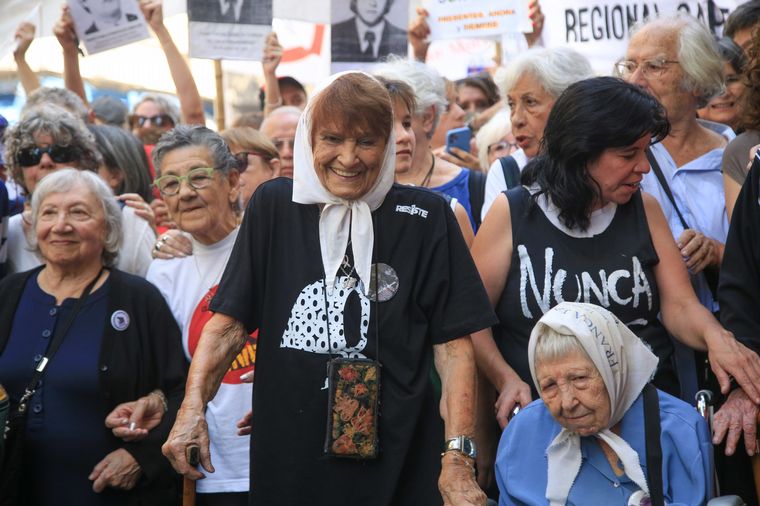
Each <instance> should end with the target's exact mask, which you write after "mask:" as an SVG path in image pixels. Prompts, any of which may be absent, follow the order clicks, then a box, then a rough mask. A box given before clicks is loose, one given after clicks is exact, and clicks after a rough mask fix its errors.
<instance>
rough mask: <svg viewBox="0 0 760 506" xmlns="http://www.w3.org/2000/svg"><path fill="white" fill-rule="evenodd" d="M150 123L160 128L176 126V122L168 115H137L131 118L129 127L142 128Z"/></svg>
mask: <svg viewBox="0 0 760 506" xmlns="http://www.w3.org/2000/svg"><path fill="white" fill-rule="evenodd" d="M148 121H150V124H151V125H153V126H154V127H158V128H161V127H163V126H174V121H173V120H172V118H171V116H169V115H168V114H158V115H156V116H139V115H137V114H133V115H131V116H130V117H129V126H131V127H132V128H134V127H135V126H139V127H140V128H142V127H144V126H145V123H147V122H148Z"/></svg>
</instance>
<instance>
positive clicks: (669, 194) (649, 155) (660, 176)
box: [647, 148, 691, 229]
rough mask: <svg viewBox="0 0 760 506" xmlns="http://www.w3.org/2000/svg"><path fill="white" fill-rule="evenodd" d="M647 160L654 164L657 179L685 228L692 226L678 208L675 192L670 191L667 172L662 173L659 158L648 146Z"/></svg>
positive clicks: (653, 168)
mask: <svg viewBox="0 0 760 506" xmlns="http://www.w3.org/2000/svg"><path fill="white" fill-rule="evenodd" d="M647 160H649V165H651V166H652V170H653V171H654V175H655V176H657V181H659V182H660V186H662V189H663V190H665V195H667V197H668V200H669V201H670V203H671V205H672V206H673V209H675V210H676V214H677V215H678V219H679V220H681V225H682V226H683V228H684V229H687V228H691V227H690V226H689V224H688V223H686V220H685V219H684V217H683V214H681V210H680V209H679V208H678V204H676V199H675V197H673V192H672V191H670V185H669V184H668V181H667V179H665V174H663V173H662V169H661V168H660V164H659V163H658V162H657V158H655V156H654V153H652V149H651V148H647Z"/></svg>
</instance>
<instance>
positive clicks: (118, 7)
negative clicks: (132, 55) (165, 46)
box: [68, 0, 150, 54]
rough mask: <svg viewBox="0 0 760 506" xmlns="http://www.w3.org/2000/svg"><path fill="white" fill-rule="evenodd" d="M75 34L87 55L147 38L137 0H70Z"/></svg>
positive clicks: (145, 26) (146, 30) (146, 26)
mask: <svg viewBox="0 0 760 506" xmlns="http://www.w3.org/2000/svg"><path fill="white" fill-rule="evenodd" d="M68 5H69V8H70V9H71V17H72V18H73V20H74V25H75V28H76V32H77V37H79V40H80V41H81V42H82V44H83V45H84V47H85V49H86V50H87V52H88V53H89V54H95V53H100V52H101V51H107V50H108V49H113V48H115V47H119V46H124V45H126V44H131V43H132V42H137V41H138V40H142V39H147V38H148V37H149V36H150V34H149V33H148V25H147V24H146V23H145V18H144V17H143V15H142V12H141V11H140V7H139V6H138V4H137V0H70V1H69V2H68Z"/></svg>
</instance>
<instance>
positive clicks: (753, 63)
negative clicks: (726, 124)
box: [722, 30, 760, 220]
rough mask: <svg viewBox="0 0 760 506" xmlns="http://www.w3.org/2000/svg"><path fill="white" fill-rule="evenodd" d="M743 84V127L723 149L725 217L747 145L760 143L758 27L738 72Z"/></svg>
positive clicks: (744, 169) (743, 169)
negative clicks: (744, 61)
mask: <svg viewBox="0 0 760 506" xmlns="http://www.w3.org/2000/svg"><path fill="white" fill-rule="evenodd" d="M742 78H743V81H744V86H745V91H744V95H743V96H742V100H741V111H742V114H741V122H740V126H741V128H742V129H743V130H744V131H743V132H742V133H740V134H739V135H737V136H736V139H734V140H732V141H731V142H730V143H729V144H728V146H726V150H725V151H724V152H723V165H722V169H723V189H724V191H725V194H726V211H727V212H728V218H729V220H730V219H731V215H732V213H733V210H734V204H735V203H736V199H737V197H738V196H739V190H741V187H742V185H743V184H744V179H745V178H746V177H747V173H748V172H749V163H748V162H749V161H750V159H751V158H752V157H750V149H751V148H752V147H753V146H756V145H758V144H760V30H755V34H754V36H753V38H752V45H751V46H750V48H749V62H748V63H747V66H746V67H745V69H744V74H743V76H742Z"/></svg>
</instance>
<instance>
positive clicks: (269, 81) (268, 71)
mask: <svg viewBox="0 0 760 506" xmlns="http://www.w3.org/2000/svg"><path fill="white" fill-rule="evenodd" d="M281 60H282V46H281V45H280V41H279V40H277V34H276V33H274V32H271V33H270V34H269V35H267V38H266V42H265V43H264V54H263V55H262V57H261V66H262V68H263V69H264V87H265V89H266V101H265V102H264V117H265V118H266V117H267V116H269V114H270V113H271V112H272V111H274V110H275V109H277V108H278V107H280V106H281V105H282V96H280V83H279V82H277V66H278V65H280V61H281Z"/></svg>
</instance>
